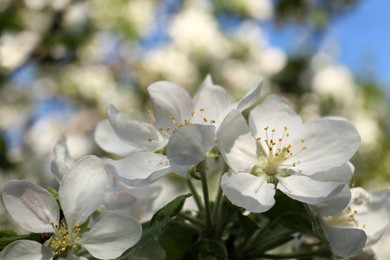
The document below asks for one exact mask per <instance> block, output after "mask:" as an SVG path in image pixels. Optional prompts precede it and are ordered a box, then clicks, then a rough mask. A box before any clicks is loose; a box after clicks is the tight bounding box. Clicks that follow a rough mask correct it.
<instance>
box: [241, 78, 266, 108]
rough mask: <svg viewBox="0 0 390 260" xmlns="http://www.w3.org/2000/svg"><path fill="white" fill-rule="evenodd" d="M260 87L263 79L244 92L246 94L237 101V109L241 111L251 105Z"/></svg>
mask: <svg viewBox="0 0 390 260" xmlns="http://www.w3.org/2000/svg"><path fill="white" fill-rule="evenodd" d="M262 88H263V81H261V82H260V84H259V85H257V86H255V87H254V88H252V89H251V90H249V91H248V93H246V95H245V96H244V97H243V98H242V99H241V100H240V101H238V104H237V109H238V110H239V111H241V112H242V111H244V110H245V109H247V108H248V107H250V106H251V105H253V104H254V103H255V102H256V101H257V100H258V98H259V96H260V92H261V89H262Z"/></svg>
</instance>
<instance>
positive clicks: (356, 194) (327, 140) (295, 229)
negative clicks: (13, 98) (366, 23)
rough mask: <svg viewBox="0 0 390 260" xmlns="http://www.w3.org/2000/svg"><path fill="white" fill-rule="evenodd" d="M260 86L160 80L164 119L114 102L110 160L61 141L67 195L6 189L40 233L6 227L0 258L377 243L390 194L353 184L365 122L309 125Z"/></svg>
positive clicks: (289, 254)
mask: <svg viewBox="0 0 390 260" xmlns="http://www.w3.org/2000/svg"><path fill="white" fill-rule="evenodd" d="M261 86H262V85H261V84H260V85H259V86H256V87H254V88H253V89H251V90H250V91H249V92H248V93H247V94H246V95H245V96H244V97H243V98H242V99H241V100H239V101H238V102H235V103H234V102H232V101H231V98H230V96H229V95H228V93H227V92H226V91H225V89H224V88H222V87H220V86H218V85H215V84H214V83H213V82H212V80H211V77H210V76H208V77H206V79H205V81H204V82H203V83H202V85H201V86H200V88H199V91H198V92H197V93H196V94H195V96H194V97H193V98H192V97H191V96H190V95H189V94H188V93H187V91H186V90H184V89H183V88H181V87H179V86H177V85H175V84H174V83H171V82H166V81H160V82H156V83H154V84H152V85H151V86H149V87H148V93H149V95H150V99H151V102H152V105H153V110H154V117H155V121H154V122H152V123H147V122H140V121H136V120H132V119H129V118H127V117H126V115H125V114H124V113H122V112H120V111H118V110H117V109H116V108H115V107H114V106H113V105H110V106H108V109H107V119H105V120H103V121H101V122H100V123H99V124H98V125H97V126H96V131H95V140H96V142H97V144H98V145H99V146H100V147H101V148H102V149H103V150H105V151H106V152H108V153H110V154H113V155H115V156H113V158H99V157H97V156H94V155H86V156H84V157H82V158H81V159H79V160H77V161H74V160H73V159H72V158H71V157H70V155H69V152H68V150H67V146H66V138H65V137H61V138H60V139H59V140H58V142H57V144H56V145H55V147H54V160H53V161H52V167H51V169H52V172H53V174H54V176H55V177H56V179H57V180H58V182H59V189H58V192H57V191H56V190H54V189H49V191H48V190H45V189H43V188H42V187H39V186H38V185H36V184H34V183H33V182H31V181H28V180H13V181H10V182H8V183H7V184H6V185H5V187H4V189H3V191H2V197H3V201H4V204H5V207H6V208H7V210H8V212H9V213H10V215H11V217H13V219H14V220H15V221H16V222H17V223H18V224H19V225H20V226H21V227H22V228H24V229H25V230H27V231H29V232H31V235H26V236H21V235H17V234H16V233H15V232H13V231H10V230H8V231H1V232H2V233H1V234H2V238H1V239H0V246H1V249H2V251H1V253H0V257H1V259H33V258H36V259H60V258H72V259H73V258H74V259H96V258H97V259H115V258H117V259H136V258H137V257H146V259H160V258H161V259H209V258H210V259H264V258H266V259H291V258H294V259H312V257H325V258H329V259H330V258H332V257H335V256H338V257H352V256H357V255H359V254H360V253H361V252H363V251H364V250H369V247H370V246H371V245H373V244H375V243H376V242H377V241H378V240H379V239H380V238H381V236H382V235H383V234H384V232H385V231H386V229H387V228H388V226H389V224H390V206H389V205H390V203H389V198H390V190H380V191H374V192H368V191H365V190H364V189H362V188H359V187H353V188H350V181H351V178H352V176H353V173H354V167H353V165H352V164H351V163H350V159H351V158H352V157H353V155H354V154H355V153H356V151H357V150H358V148H359V145H360V135H359V133H358V131H357V130H356V128H355V127H354V126H353V125H352V124H351V123H350V122H349V121H348V120H347V119H344V118H340V117H324V118H319V119H317V120H313V121H310V122H302V120H301V118H300V116H299V115H298V114H297V113H295V112H294V111H293V110H292V109H291V108H290V106H289V105H288V104H287V103H286V102H285V101H284V100H283V99H282V98H281V97H278V96H275V95H270V96H267V97H264V98H262V99H263V100H262V101H261V102H260V103H259V102H258V101H259V99H260V92H261V88H262V87H261ZM251 107H253V108H252V109H251V110H250V111H249V113H243V112H244V111H246V110H248V109H249V108H251ZM245 115H248V116H245ZM172 187H174V188H172ZM164 199H165V203H164V204H163V203H161V201H164ZM164 205H165V206H164Z"/></svg>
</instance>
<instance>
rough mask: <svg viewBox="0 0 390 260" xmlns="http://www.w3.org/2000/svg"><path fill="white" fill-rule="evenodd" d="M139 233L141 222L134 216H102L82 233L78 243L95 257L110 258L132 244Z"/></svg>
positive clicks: (139, 236)
mask: <svg viewBox="0 0 390 260" xmlns="http://www.w3.org/2000/svg"><path fill="white" fill-rule="evenodd" d="M141 235H142V227H141V224H139V223H138V222H137V220H135V219H134V218H131V217H125V216H119V215H110V216H105V217H103V218H102V219H101V220H99V221H98V222H97V223H96V224H95V225H94V226H93V227H92V228H91V230H90V231H89V232H88V233H86V234H84V235H83V237H82V238H81V240H80V244H81V245H82V246H84V247H85V248H86V249H87V250H88V252H89V253H90V254H91V255H92V256H94V257H96V258H100V259H112V258H117V257H119V256H120V255H122V254H123V252H125V251H126V249H128V248H130V247H132V246H134V245H135V244H136V243H137V242H138V241H139V239H140V238H141Z"/></svg>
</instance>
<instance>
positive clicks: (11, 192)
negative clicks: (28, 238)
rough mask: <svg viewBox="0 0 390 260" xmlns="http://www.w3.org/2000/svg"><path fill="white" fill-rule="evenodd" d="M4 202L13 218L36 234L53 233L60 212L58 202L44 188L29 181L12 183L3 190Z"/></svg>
mask: <svg viewBox="0 0 390 260" xmlns="http://www.w3.org/2000/svg"><path fill="white" fill-rule="evenodd" d="M2 196H3V201H4V205H5V207H6V208H7V210H8V212H9V213H10V215H11V216H12V218H13V219H14V220H15V221H16V222H17V223H18V224H19V225H20V226H22V227H23V228H24V229H26V230H28V231H30V232H34V233H44V232H53V227H52V225H51V224H50V223H53V224H55V225H56V224H58V222H59V217H60V215H59V214H60V213H59V212H60V211H59V207H58V205H57V202H56V200H55V199H54V198H53V196H52V195H50V193H49V192H48V191H47V190H45V189H43V188H42V187H40V186H38V185H36V184H35V183H32V182H30V181H27V180H22V181H16V180H14V181H10V182H8V183H7V184H6V185H5V186H4V189H3V193H2Z"/></svg>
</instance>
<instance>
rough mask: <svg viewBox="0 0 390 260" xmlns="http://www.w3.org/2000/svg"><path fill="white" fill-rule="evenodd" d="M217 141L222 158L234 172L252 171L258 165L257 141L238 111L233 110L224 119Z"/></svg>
mask: <svg viewBox="0 0 390 260" xmlns="http://www.w3.org/2000/svg"><path fill="white" fill-rule="evenodd" d="M217 140H218V148H219V151H220V152H221V154H222V157H223V158H224V160H225V161H226V163H227V164H228V165H229V166H230V168H232V169H233V171H235V172H241V171H250V170H251V169H252V167H253V166H255V165H256V163H257V154H256V149H257V144H256V139H255V138H254V137H253V136H252V134H251V132H250V130H249V127H248V125H247V124H246V121H245V118H244V116H243V115H242V114H241V113H240V112H239V111H238V110H233V111H232V112H230V113H229V115H228V116H227V117H226V118H225V119H224V121H223V122H222V124H221V126H220V128H219V129H218V132H217Z"/></svg>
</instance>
